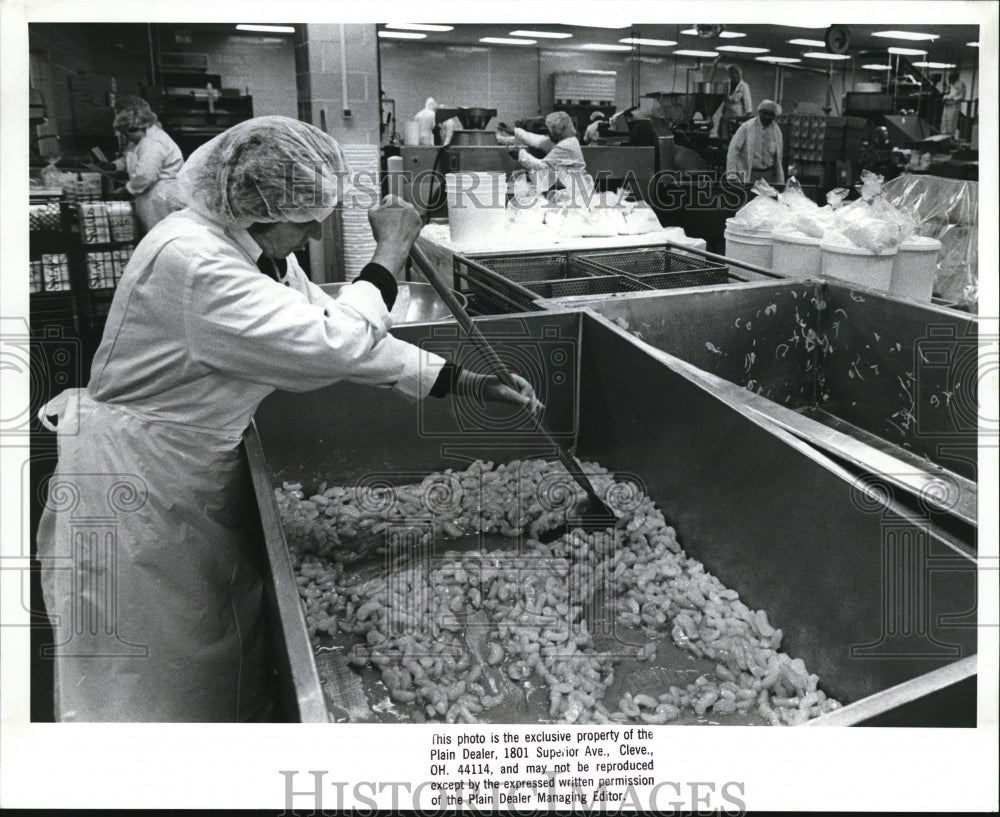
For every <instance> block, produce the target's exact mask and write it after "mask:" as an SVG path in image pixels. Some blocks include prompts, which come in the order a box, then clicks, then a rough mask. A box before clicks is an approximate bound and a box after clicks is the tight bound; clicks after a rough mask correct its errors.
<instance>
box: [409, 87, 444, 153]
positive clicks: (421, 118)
mask: <svg viewBox="0 0 1000 817" xmlns="http://www.w3.org/2000/svg"><path fill="white" fill-rule="evenodd" d="M437 109H438V104H437V102H436V101H435V100H434V97H432V96H429V97H427V101H426V102H425V103H424V107H423V108H422V109H421V110H419V111H417V113H416V115H415V116H414V117H413V121H414V122H416V123H417V144H420V145H433V144H434V128H435V126H436V125H437Z"/></svg>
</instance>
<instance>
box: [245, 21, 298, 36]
mask: <svg viewBox="0 0 1000 817" xmlns="http://www.w3.org/2000/svg"><path fill="white" fill-rule="evenodd" d="M236 30H237V31H260V32H263V33H265V34H294V33H295V26H266V25H257V24H256V23H240V24H239V25H238V26H236Z"/></svg>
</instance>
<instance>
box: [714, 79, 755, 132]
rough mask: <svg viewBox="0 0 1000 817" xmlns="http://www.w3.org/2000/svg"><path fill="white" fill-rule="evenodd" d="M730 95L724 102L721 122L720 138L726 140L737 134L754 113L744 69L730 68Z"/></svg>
mask: <svg viewBox="0 0 1000 817" xmlns="http://www.w3.org/2000/svg"><path fill="white" fill-rule="evenodd" d="M728 73H729V93H728V94H727V95H726V98H725V99H724V100H723V101H722V105H721V116H720V120H719V136H720V138H722V139H726V138H728V137H730V136H732V135H733V134H734V133H736V130H737V129H738V128H739V126H740V125H741V124H742V123H743V120H744V119H746V118H747V117H748V116H749V115H750V114H751V113H752V112H753V100H752V99H751V97H750V86H749V85H748V84H747V81H746V80H745V79H743V69H742V68H740V67H739V66H738V65H736V64H733V65H730V66H729V68H728Z"/></svg>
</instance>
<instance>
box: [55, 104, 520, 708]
mask: <svg viewBox="0 0 1000 817" xmlns="http://www.w3.org/2000/svg"><path fill="white" fill-rule="evenodd" d="M345 167H346V165H345V163H344V162H343V155H342V153H341V151H340V148H339V146H338V145H337V143H336V141H334V140H333V139H332V138H330V137H329V136H327V135H326V134H324V133H323V132H322V131H320V130H318V129H317V128H314V127H312V126H311V125H308V124H306V123H303V122H299V121H297V120H294V119H287V118H283V117H265V118H262V119H260V120H250V121H248V122H245V123H242V124H240V125H238V126H236V127H235V128H233V129H231V130H230V131H227V132H225V133H223V134H221V135H219V136H217V137H215V138H214V139H213V140H211V141H210V142H209V143H207V144H206V145H204V146H202V147H201V148H199V150H198V151H196V152H195V155H194V156H192V158H191V161H190V163H189V164H188V165H187V166H186V167H185V170H184V173H183V174H182V176H183V178H182V181H183V184H182V188H183V194H184V197H185V199H186V200H187V201H188V202H189V203H190V204H191V206H189V207H186V208H184V209H183V210H180V211H178V212H175V213H173V214H172V215H170V216H169V217H168V218H166V219H164V220H163V221H161V222H160V223H159V224H158V225H157V226H156V227H155V228H153V230H152V231H150V233H149V234H148V235H147V236H146V237H145V238H144V239H143V240H142V241H141V242H140V243H139V245H138V246H137V247H136V250H135V253H134V255H133V256H132V259H131V260H130V262H129V264H128V266H127V267H126V269H125V272H124V274H123V276H122V278H121V281H120V282H119V285H118V288H117V290H116V292H115V297H114V301H113V302H112V305H111V309H110V312H109V315H108V320H107V325H106V327H105V331H104V337H103V339H102V341H101V345H100V347H99V348H98V350H97V353H96V355H95V357H94V361H93V365H92V368H91V378H90V382H89V384H88V386H87V388H86V389H70V390H67V391H64V392H63V393H61V394H60V395H59V396H58V397H56V398H55V399H53V400H51V401H50V402H49V403H48V404H47V405H46V406H45V407H43V408H42V409H41V411H40V412H39V418H40V420H41V421H42V423H43V424H44V425H45V426H46V427H47V428H49V429H50V430H55V431H57V433H58V439H59V462H58V464H57V467H56V471H55V474H54V475H53V477H52V479H51V481H50V483H49V494H48V501H47V503H46V507H45V509H44V511H43V515H42V519H41V522H40V524H39V529H38V557H39V560H40V562H41V565H42V576H41V578H42V589H43V597H44V600H45V606H46V610H47V612H48V613H49V615H50V616H51V617H52V621H53V628H54V630H55V643H56V644H57V647H56V661H55V695H56V700H55V712H56V718H57V719H58V720H77V721H105V720H115V721H237V720H264V719H270V718H273V717H275V715H274V713H273V711H272V705H273V702H274V690H273V670H272V667H273V666H274V663H273V661H272V660H271V659H270V658H269V656H268V654H267V650H268V646H267V644H268V642H267V639H266V637H265V630H266V626H265V624H266V622H265V620H264V607H263V603H262V598H263V581H262V579H261V576H260V572H259V568H258V564H257V562H258V554H259V549H260V543H259V542H257V541H256V539H255V536H256V533H255V531H256V530H257V529H258V526H259V521H257V517H256V514H257V511H256V505H255V503H254V501H253V497H252V493H251V489H250V484H249V474H248V470H247V467H246V461H245V455H244V453H243V450H242V448H241V440H242V437H243V433H244V432H245V430H246V429H247V426H248V424H249V422H250V419H251V417H252V416H253V414H254V411H255V410H256V408H257V406H258V404H259V403H260V401H261V400H262V399H264V397H266V396H267V395H268V394H270V393H271V392H272V391H274V390H275V389H286V390H291V391H305V390H309V389H315V388H318V387H321V386H325V385H329V384H331V383H335V382H337V381H341V380H352V381H356V382H359V383H366V384H370V385H376V386H384V387H390V388H393V389H395V390H396V391H398V392H400V393H401V394H403V395H406V396H409V397H412V398H421V397H425V396H428V395H433V396H444V395H446V394H448V393H450V392H451V393H455V394H457V395H460V396H466V395H476V396H477V399H482V398H484V397H485V398H488V399H498V400H505V401H507V402H511V403H516V404H517V405H522V406H527V407H528V408H529V409H531V410H535V409H537V407H538V401H537V400H536V399H535V398H534V392H533V390H532V389H531V387H530V385H528V383H527V382H526V381H524V380H523V379H520V378H518V380H517V385H518V388H519V390H520V391H519V392H515V391H513V390H511V389H507V388H505V387H503V386H502V385H501V384H500V383H499V380H498V379H497V378H496V377H494V376H484V375H478V374H475V373H473V372H469V371H468V370H465V369H461V368H458V367H454V366H452V365H451V364H447V363H446V362H445V361H444V360H443V359H442V358H440V357H438V356H436V355H434V354H432V353H429V352H425V351H422V350H421V349H419V348H418V347H416V346H413V345H411V344H409V343H405V342H403V341H400V340H398V339H396V338H394V337H393V336H392V335H391V334H388V332H387V330H388V328H389V325H390V320H389V312H388V309H389V308H391V305H392V303H393V300H394V299H395V295H396V284H395V279H394V275H398V274H400V273H401V270H402V266H403V263H404V261H405V259H406V256H407V254H408V252H409V248H410V245H411V244H412V242H413V240H414V239H415V238H416V236H417V233H418V232H419V230H420V227H421V219H420V217H419V215H418V214H417V212H416V211H415V210H414V209H413V207H411V206H410V205H407V204H404V203H403V202H401V201H399V200H396V199H393V198H388V197H387V198H386V199H385V200H383V201H382V202H381V204H380V205H379V206H377V207H375V208H374V209H373V210H371V211H369V220H370V223H371V226H372V232H373V234H374V236H375V239H376V242H377V246H376V250H375V255H374V258H373V261H372V263H370V264H368V265H367V266H366V267H365V268H364V269H363V270H362V272H361V275H360V276H359V278H358V280H357V281H356V282H355V283H354V284H353V285H351V286H348V287H345V288H344V291H343V293H342V294H341V295H340V297H338V298H337V299H336V300H334V299H332V298H330V297H329V296H327V295H326V294H325V293H324V292H323V291H322V290H321V289H320V288H319V287H318V286H316V285H315V284H313V283H311V282H310V281H309V280H308V278H307V276H306V274H305V272H303V270H302V269H301V267H299V265H298V263H297V261H296V259H295V256H294V251H296V250H298V249H301V248H302V247H304V246H305V244H306V242H307V240H308V239H310V238H319V237H320V236H321V234H322V219H325V218H326V217H327V216H328V215H329V214H330V213H331V212H332V208H333V205H334V203H335V202H336V201H337V198H336V197H337V192H338V191H337V188H336V186H335V184H334V181H335V179H336V178H337V174H338V173H339V172H341V171H342V170H343V169H344V168H345ZM307 177H308V181H309V182H310V184H309V185H308V189H303V190H299V189H297V188H296V190H295V192H294V195H291V193H290V191H289V189H288V187H286V184H285V182H286V181H287V180H288V179H289V178H294V179H295V180H296V181H299V180H305V179H307ZM335 410H336V407H335V406H331V411H335ZM317 442H319V441H317ZM324 444H326V445H336V444H337V441H336V440H326V441H324ZM81 519H103V520H107V525H108V526H109V529H110V531H111V533H109V534H108V535H104V534H100V535H98V536H96V537H95V538H93V539H90V540H88V541H89V542H91V545H92V547H89V549H86V548H85V549H81V548H79V547H75V546H74V541H75V539H76V538H77V537H78V536H79V535H80V534H79V533H78V527H77V526H78V523H79V520H81ZM107 565H111V566H112V569H110V570H109V569H106V566H107Z"/></svg>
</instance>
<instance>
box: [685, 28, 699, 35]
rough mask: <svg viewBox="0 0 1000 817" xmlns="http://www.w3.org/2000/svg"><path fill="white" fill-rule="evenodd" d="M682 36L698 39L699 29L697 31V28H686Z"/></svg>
mask: <svg viewBox="0 0 1000 817" xmlns="http://www.w3.org/2000/svg"><path fill="white" fill-rule="evenodd" d="M681 34H689V35H692V36H695V37H697V36H698V29H696V28H685V29H684V30H683V31H682V32H681Z"/></svg>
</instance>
